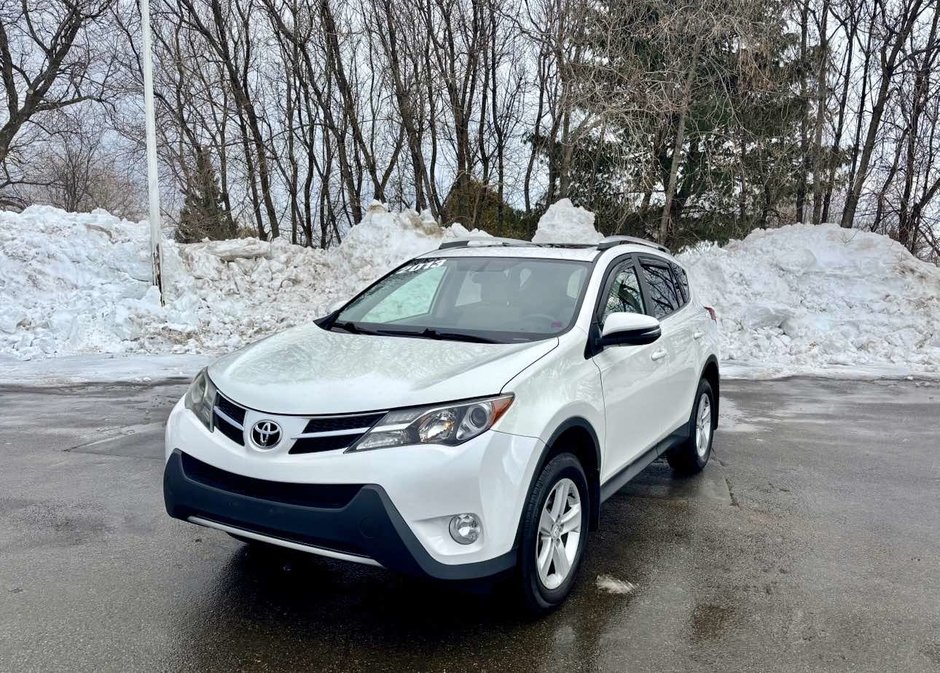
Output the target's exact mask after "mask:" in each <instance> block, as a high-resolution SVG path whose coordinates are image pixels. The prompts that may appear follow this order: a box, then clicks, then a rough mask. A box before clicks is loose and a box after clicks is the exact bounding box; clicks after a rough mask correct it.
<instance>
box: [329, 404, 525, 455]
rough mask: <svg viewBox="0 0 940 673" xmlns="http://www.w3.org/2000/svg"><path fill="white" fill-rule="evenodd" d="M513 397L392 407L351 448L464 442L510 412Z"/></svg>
mask: <svg viewBox="0 0 940 673" xmlns="http://www.w3.org/2000/svg"><path fill="white" fill-rule="evenodd" d="M512 399H513V397H512V395H500V396H499V397H490V398H486V399H480V400H470V401H468V402H460V403H456V404H449V405H434V406H428V407H415V408H411V409H397V410H394V411H390V412H388V413H387V414H385V417H384V418H382V420H380V421H379V422H378V424H376V426H375V427H374V428H372V430H370V431H369V432H367V433H366V434H365V435H363V437H362V438H361V439H360V440H359V441H358V442H356V443H355V444H354V445H353V446H351V447H349V449H347V451H367V450H369V449H384V448H386V447H389V446H402V445H405V444H444V445H446V446H456V445H458V444H463V443H464V442H466V441H468V440H470V439H473V438H474V437H476V436H477V435H480V434H482V433H484V432H486V431H487V430H489V429H490V428H491V427H493V424H494V423H495V422H496V421H498V420H499V418H500V417H501V416H502V415H503V414H504V413H506V410H507V409H508V408H509V405H510V404H512Z"/></svg>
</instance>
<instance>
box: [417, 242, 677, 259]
mask: <svg viewBox="0 0 940 673" xmlns="http://www.w3.org/2000/svg"><path fill="white" fill-rule="evenodd" d="M607 250H616V252H617V254H618V255H621V254H624V253H641V254H649V255H653V256H656V257H662V258H664V259H668V260H670V261H674V260H673V257H672V255H670V254H668V253H665V252H662V251H661V250H659V249H656V248H653V247H650V246H649V245H643V244H637V243H619V244H618V245H616V247H611V248H607V249H599V248H598V246H597V244H595V243H584V244H561V243H547V244H546V243H524V242H514V243H513V244H511V245H502V244H499V243H496V242H492V243H490V242H487V241H486V239H483V240H481V241H480V242H479V243H476V242H474V243H473V244H471V245H464V246H459V247H445V248H442V249H438V250H431V251H430V252H426V253H424V254H423V255H419V256H418V258H419V259H420V258H428V257H434V258H441V257H446V258H451V257H454V258H456V257H507V258H512V257H516V258H528V259H560V260H572V261H579V262H592V261H594V260H595V259H597V258H598V257H600V256H601V255H603V254H604V252H606V251H607Z"/></svg>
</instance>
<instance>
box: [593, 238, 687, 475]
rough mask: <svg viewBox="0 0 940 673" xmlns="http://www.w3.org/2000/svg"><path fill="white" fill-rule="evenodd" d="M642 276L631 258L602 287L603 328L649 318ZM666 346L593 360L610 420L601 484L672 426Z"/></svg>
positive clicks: (606, 352) (624, 349) (622, 350)
mask: <svg viewBox="0 0 940 673" xmlns="http://www.w3.org/2000/svg"><path fill="white" fill-rule="evenodd" d="M639 274H640V270H639V268H638V267H637V265H636V262H635V260H634V258H633V257H632V256H630V257H628V258H626V259H621V260H618V261H616V262H615V264H614V267H613V268H612V270H611V272H610V273H608V274H607V278H606V284H605V286H604V288H602V292H603V293H604V295H603V297H602V301H601V304H600V307H599V309H598V315H597V316H596V320H597V328H598V329H600V328H603V325H604V320H605V319H606V318H607V316H609V315H610V314H611V313H616V312H621V311H630V312H633V313H648V311H647V307H646V303H645V300H644V297H643V293H642V292H641V291H640V276H639ZM662 341H663V340H662V339H661V338H660V339H658V340H657V341H654V342H653V343H651V344H648V345H645V346H607V347H605V348H604V349H603V350H602V351H601V352H600V353H597V354H596V355H594V357H593V360H594V363H595V364H596V365H597V367H598V368H599V369H600V372H601V386H602V388H603V391H604V405H605V407H606V418H607V421H606V425H607V427H606V437H607V441H606V446H605V447H604V461H603V464H604V466H603V470H602V474H601V482H602V483H603V482H604V481H605V480H606V479H608V478H609V477H610V476H612V475H614V474H616V473H617V472H619V471H620V470H621V469H623V468H624V467H625V466H626V465H627V464H629V463H631V462H633V461H634V460H636V458H637V457H639V456H640V455H641V454H642V453H643V452H645V451H646V450H647V449H648V448H649V447H650V446H652V445H653V444H655V443H656V442H657V441H658V440H659V439H660V438H661V435H662V433H663V429H664V428H665V427H666V426H667V425H668V423H669V420H670V419H669V418H668V416H669V415H670V412H671V410H672V406H673V405H672V404H671V403H670V400H669V399H668V397H669V393H668V388H667V386H666V385H665V382H666V380H667V379H668V366H669V357H668V352H667V350H666V348H665V346H664V344H663V342H662Z"/></svg>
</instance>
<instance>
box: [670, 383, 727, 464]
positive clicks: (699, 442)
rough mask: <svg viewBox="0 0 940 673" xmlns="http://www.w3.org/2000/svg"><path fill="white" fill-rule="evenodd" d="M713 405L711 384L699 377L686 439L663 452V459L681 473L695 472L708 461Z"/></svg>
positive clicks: (711, 437)
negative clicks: (665, 452)
mask: <svg viewBox="0 0 940 673" xmlns="http://www.w3.org/2000/svg"><path fill="white" fill-rule="evenodd" d="M716 409H717V407H716V405H715V393H714V391H713V390H712V386H711V384H710V383H709V382H708V381H707V380H706V379H702V380H701V381H700V382H699V384H698V391H697V392H696V393H695V403H694V404H693V405H692V417H691V418H690V419H689V428H688V430H689V436H688V439H686V440H685V441H683V442H682V444H680V445H679V446H676V447H674V448H673V449H671V450H670V451H669V453H667V454H666V460H667V461H668V462H669V466H670V467H672V469H673V470H675V471H676V472H678V473H680V474H695V473H696V472H701V471H702V468H704V467H705V465H707V464H708V459H709V458H710V457H711V454H712V439H713V438H714V434H715V425H716V424H715V420H716V415H717V414H716Z"/></svg>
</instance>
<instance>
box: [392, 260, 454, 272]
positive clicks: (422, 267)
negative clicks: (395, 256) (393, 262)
mask: <svg viewBox="0 0 940 673" xmlns="http://www.w3.org/2000/svg"><path fill="white" fill-rule="evenodd" d="M443 265H444V259H443V258H439V259H428V260H425V261H423V262H417V263H415V264H409V265H408V266H403V267H402V268H400V269H399V270H398V271H396V272H395V275H398V274H400V273H416V272H418V271H427V270H428V269H436V268H437V267H439V266H443Z"/></svg>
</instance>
